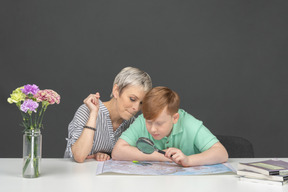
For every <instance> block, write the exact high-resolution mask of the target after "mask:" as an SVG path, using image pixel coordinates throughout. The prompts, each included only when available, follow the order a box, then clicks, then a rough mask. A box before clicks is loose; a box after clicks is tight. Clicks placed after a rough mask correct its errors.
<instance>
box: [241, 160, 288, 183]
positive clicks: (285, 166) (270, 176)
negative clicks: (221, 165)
mask: <svg viewBox="0 0 288 192" xmlns="http://www.w3.org/2000/svg"><path fill="white" fill-rule="evenodd" d="M237 175H239V176H240V180H241V181H251V182H256V183H267V184H272V185H284V184H287V183H288V162H286V161H282V160H265V161H257V162H251V163H239V164H238V171H237Z"/></svg>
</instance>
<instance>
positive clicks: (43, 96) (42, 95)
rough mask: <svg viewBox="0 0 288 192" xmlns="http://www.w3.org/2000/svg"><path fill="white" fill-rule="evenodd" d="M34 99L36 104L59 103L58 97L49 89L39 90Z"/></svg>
mask: <svg viewBox="0 0 288 192" xmlns="http://www.w3.org/2000/svg"><path fill="white" fill-rule="evenodd" d="M34 97H35V98H36V99H37V102H42V101H48V102H49V104H54V103H57V104H59V103H60V95H59V94H58V93H56V92H55V91H53V90H51V89H45V90H40V91H38V92H37V94H36V95H34Z"/></svg>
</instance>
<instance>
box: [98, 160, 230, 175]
mask: <svg viewBox="0 0 288 192" xmlns="http://www.w3.org/2000/svg"><path fill="white" fill-rule="evenodd" d="M227 172H234V170H233V168H232V167H231V165H230V164H228V163H223V164H215V165H205V166H196V167H182V166H179V165H177V164H176V163H174V162H156V161H153V162H152V161H115V160H108V161H103V162H98V164H97V171H96V175H100V174H103V173H121V174H133V175H209V174H219V173H227Z"/></svg>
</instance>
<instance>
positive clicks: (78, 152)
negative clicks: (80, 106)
mask: <svg viewBox="0 0 288 192" xmlns="http://www.w3.org/2000/svg"><path fill="white" fill-rule="evenodd" d="M99 98H100V94H99V93H98V92H97V93H96V94H90V95H89V96H88V97H87V98H86V99H85V100H84V103H85V104H86V106H87V107H88V108H89V110H90V115H89V119H88V121H87V123H86V125H87V126H89V127H93V128H96V121H97V116H98V111H99ZM94 134H95V133H94V130H91V129H86V128H84V129H83V131H82V133H81V135H80V137H79V138H78V140H77V141H76V142H75V143H74V144H73V145H72V148H71V149H72V153H73V156H74V160H75V161H77V162H78V163H82V162H84V160H85V159H86V157H87V156H88V155H89V153H90V151H91V149H92V147H93V138H94Z"/></svg>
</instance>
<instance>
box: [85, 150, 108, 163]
mask: <svg viewBox="0 0 288 192" xmlns="http://www.w3.org/2000/svg"><path fill="white" fill-rule="evenodd" d="M86 159H96V161H107V160H109V159H110V155H108V154H106V153H101V152H98V153H96V154H93V155H89V156H88V157H87V158H86Z"/></svg>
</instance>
